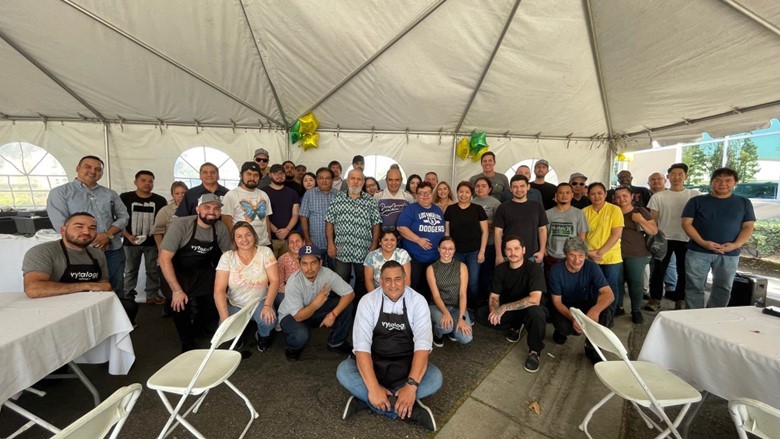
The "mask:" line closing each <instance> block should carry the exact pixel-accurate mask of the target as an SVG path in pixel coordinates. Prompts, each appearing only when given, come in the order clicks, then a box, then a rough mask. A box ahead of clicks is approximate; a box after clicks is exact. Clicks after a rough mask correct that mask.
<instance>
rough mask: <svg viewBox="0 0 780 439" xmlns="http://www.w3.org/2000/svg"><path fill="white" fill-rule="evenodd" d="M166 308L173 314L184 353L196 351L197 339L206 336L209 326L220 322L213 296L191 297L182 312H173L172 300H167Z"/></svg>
mask: <svg viewBox="0 0 780 439" xmlns="http://www.w3.org/2000/svg"><path fill="white" fill-rule="evenodd" d="M165 307H166V308H167V309H168V310H169V311H170V312H171V318H173V323H174V325H176V332H178V333H179V339H180V340H181V351H182V352H186V351H190V350H193V349H195V337H196V336H200V335H203V334H206V333H207V331H208V330H209V326H213V324H214V323H218V322H219V312H217V307H216V305H214V296H212V295H204V296H199V297H190V298H189V301H188V302H187V303H186V304H185V305H184V309H183V310H181V311H173V309H172V308H171V299H170V298H166V300H165Z"/></svg>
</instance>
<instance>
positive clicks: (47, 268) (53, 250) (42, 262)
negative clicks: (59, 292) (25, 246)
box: [22, 241, 108, 282]
mask: <svg viewBox="0 0 780 439" xmlns="http://www.w3.org/2000/svg"><path fill="white" fill-rule="evenodd" d="M67 251H68V258H70V263H71V264H92V259H90V257H89V256H90V255H92V257H93V258H95V260H96V261H97V262H98V265H99V266H100V279H106V280H108V266H107V265H106V256H105V255H104V254H103V252H102V251H100V250H98V249H96V248H94V247H92V246H90V247H87V248H86V251H83V250H82V251H79V250H71V249H67ZM87 252H89V254H87ZM66 264H67V263H66V261H65V254H64V253H63V252H62V247H60V241H51V242H44V243H43V244H38V245H36V246H35V247H33V248H31V249H29V250H27V253H25V255H24V262H22V273H24V274H27V273H30V272H39V273H48V274H49V280H50V281H54V282H59V280H60V278H61V277H62V274H63V273H65V267H66ZM100 279H95V281H98V280H100Z"/></svg>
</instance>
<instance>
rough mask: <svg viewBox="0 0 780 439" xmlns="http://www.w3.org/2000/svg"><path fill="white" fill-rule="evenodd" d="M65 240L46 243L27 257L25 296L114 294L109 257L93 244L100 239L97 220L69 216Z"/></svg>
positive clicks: (79, 214) (63, 232) (88, 216)
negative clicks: (86, 293)
mask: <svg viewBox="0 0 780 439" xmlns="http://www.w3.org/2000/svg"><path fill="white" fill-rule="evenodd" d="M60 234H61V235H62V239H60V240H58V241H51V242H44V243H42V244H38V245H36V246H35V247H33V248H31V249H30V250H28V251H27V253H26V254H25V255H24V262H23V263H22V272H24V292H25V294H27V296H28V297H30V298H36V297H49V296H59V295H62V294H71V293H78V292H82V291H113V289H112V288H111V283H110V282H109V280H108V268H107V265H106V257H105V255H104V254H103V252H102V251H100V250H98V249H96V248H94V247H92V246H91V245H90V244H92V242H93V241H94V240H95V237H96V236H97V225H96V223H95V217H93V216H92V215H91V214H89V213H86V212H77V213H74V214H73V215H70V216H69V217H68V218H67V219H66V220H65V224H64V225H63V226H62V227H61V228H60Z"/></svg>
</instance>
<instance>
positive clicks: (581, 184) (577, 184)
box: [569, 181, 585, 186]
mask: <svg viewBox="0 0 780 439" xmlns="http://www.w3.org/2000/svg"><path fill="white" fill-rule="evenodd" d="M569 184H570V185H572V186H585V183H580V182H577V181H572V182H571V183H569Z"/></svg>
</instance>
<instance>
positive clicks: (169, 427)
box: [157, 390, 205, 439]
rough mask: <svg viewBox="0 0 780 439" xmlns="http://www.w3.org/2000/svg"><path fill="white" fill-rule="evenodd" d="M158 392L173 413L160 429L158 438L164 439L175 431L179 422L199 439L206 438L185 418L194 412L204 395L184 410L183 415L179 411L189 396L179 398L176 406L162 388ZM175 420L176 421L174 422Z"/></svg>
mask: <svg viewBox="0 0 780 439" xmlns="http://www.w3.org/2000/svg"><path fill="white" fill-rule="evenodd" d="M157 394H158V395H160V399H161V400H162V402H163V405H164V406H165V408H166V409H167V410H168V413H170V414H171V416H170V417H169V418H168V421H167V422H166V423H165V427H163V429H162V431H160V434H159V435H158V436H157V439H164V438H167V437H168V436H169V435H170V434H171V433H173V431H174V430H176V428H177V427H178V426H179V424H181V425H183V426H184V428H186V429H187V430H189V431H190V433H192V434H193V435H194V436H195V437H197V438H198V439H205V437H204V436H203V435H202V434H201V433H200V432H199V431H198V429H196V428H195V427H193V426H192V424H190V423H189V422H187V420H186V419H184V418H185V417H186V416H187V415H189V414H190V412H192V409H193V408H195V405H196V404H198V402H199V401H202V399H203V396H205V395H201V397H200V398H198V400H197V401H195V402H194V403H193V404H192V405H191V406H190V407H189V408H188V409H187V411H185V412H184V414H183V415H180V414H179V411H180V410H181V408H182V406H183V405H184V402H185V401H186V399H187V397H186V396H182V397H181V398H180V399H179V403H178V404H176V408H174V407H173V406H172V405H171V402H170V401H169V400H168V398H166V397H165V393H164V392H163V391H161V390H158V391H157ZM174 421H175V423H174Z"/></svg>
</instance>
